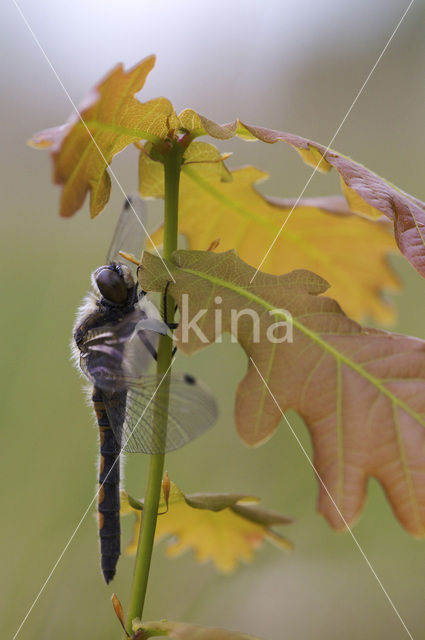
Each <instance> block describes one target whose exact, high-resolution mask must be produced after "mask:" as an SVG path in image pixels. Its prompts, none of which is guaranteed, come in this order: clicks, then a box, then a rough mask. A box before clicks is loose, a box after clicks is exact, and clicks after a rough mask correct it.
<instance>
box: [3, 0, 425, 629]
mask: <svg viewBox="0 0 425 640" xmlns="http://www.w3.org/2000/svg"><path fill="white" fill-rule="evenodd" d="M407 4H408V3H407V2H401V1H396V0H373V2H370V1H369V0H356V2H353V1H350V2H346V3H341V2H338V1H337V0H323V1H322V2H320V3H315V2H311V1H308V0H298V2H291V3H289V2H278V1H277V0H264V1H263V2H261V3H254V2H249V1H248V2H246V1H245V2H242V1H234V2H225V1H223V0H216V1H215V2H213V1H212V0H204V1H203V2H202V3H200V2H194V1H192V0H183V2H179V3H176V2H171V1H168V2H167V1H165V0H158V1H156V2H154V1H153V0H152V1H139V2H135V1H131V0H124V1H122V2H117V1H109V2H104V1H103V2H100V1H88V2H83V1H82V0H76V1H74V2H72V3H70V2H67V3H55V2H53V1H52V0H47V1H45V2H42V3H34V2H31V0H25V1H22V2H21V3H20V6H21V7H22V11H23V12H24V14H25V16H26V18H27V20H28V22H29V24H30V25H31V27H32V29H33V31H34V33H35V34H36V36H37V38H39V41H40V44H41V45H42V47H43V48H44V50H45V52H46V55H47V56H48V58H49V59H50V61H51V63H52V64H53V66H54V67H55V69H56V71H57V73H58V75H59V77H60V78H61V80H62V82H63V84H64V86H65V87H66V89H67V91H68V92H69V94H70V95H71V96H72V98H73V99H74V100H75V101H76V102H77V103H78V101H79V100H80V99H81V98H82V97H83V96H84V95H85V94H86V93H87V92H88V90H89V89H90V87H91V86H92V85H93V84H94V83H95V82H97V81H98V79H99V78H100V77H102V76H103V75H104V74H105V72H106V71H107V70H109V68H110V67H112V66H113V65H114V64H115V63H116V62H118V61H123V62H124V63H125V64H126V66H130V65H133V64H135V63H136V62H137V61H138V60H140V59H142V58H143V57H145V56H146V55H148V54H150V53H156V54H157V55H158V62H157V67H156V68H155V70H154V71H153V72H152V74H151V76H150V77H149V79H148V82H147V84H146V87H145V89H144V91H143V94H142V95H141V98H142V99H143V100H145V99H149V98H152V97H155V96H158V95H166V96H167V97H168V98H170V99H171V100H172V102H173V103H174V105H175V107H176V109H178V110H180V109H181V108H183V107H186V106H190V107H193V108H195V109H197V110H198V111H199V112H200V113H202V114H204V115H206V116H208V117H210V118H211V119H213V120H216V121H218V122H228V121H230V120H232V119H233V118H234V117H235V116H240V117H241V118H242V119H245V121H247V122H249V123H252V124H261V125H264V126H270V127H273V128H276V129H283V130H286V131H291V132H294V133H298V134H300V135H304V136H309V137H311V138H313V139H315V140H317V141H319V142H322V143H324V144H327V143H328V142H329V140H330V139H331V137H332V136H333V134H334V132H335V130H336V129H337V127H338V125H339V124H340V122H341V120H342V119H343V117H344V115H345V114H346V112H347V109H348V108H349V107H350V105H351V103H352V100H353V99H354V97H355V95H356V94H357V92H358V90H359V88H360V87H361V85H362V83H363V82H364V80H365V79H366V77H367V75H368V73H369V71H370V69H371V68H372V66H373V65H374V63H375V61H376V60H377V57H378V55H379V53H380V52H381V50H382V48H383V47H384V46H385V44H386V42H387V41H388V38H389V37H390V35H391V33H392V32H393V30H394V28H395V26H396V24H397V22H398V21H399V19H400V17H401V16H402V14H403V12H404V10H405V9H406V7H407ZM2 14H3V22H2V25H1V27H0V29H1V31H2V33H1V42H2V45H3V55H2V59H1V75H2V78H1V80H2V82H1V86H2V101H1V127H2V134H1V140H2V152H1V176H2V190H1V193H2V201H3V202H2V213H1V222H2V231H1V241H2V247H1V252H0V257H1V260H2V263H3V264H2V271H1V273H2V276H1V283H2V292H1V301H2V313H1V315H0V318H1V323H2V326H1V332H0V335H1V338H2V347H1V353H2V367H1V376H2V386H1V388H2V396H1V397H2V400H1V403H0V414H1V453H0V456H1V464H0V481H1V487H2V489H1V503H0V513H1V527H0V566H1V571H0V576H1V577H0V628H1V633H0V635H1V638H12V637H13V635H14V634H15V632H16V631H17V629H18V627H19V625H20V623H21V621H22V620H23V618H24V616H25V615H26V613H27V611H28V609H29V607H30V606H31V604H32V602H33V601H34V599H35V597H36V596H37V594H38V592H39V590H40V589H41V587H42V585H43V583H44V582H45V580H46V578H47V577H48V575H49V573H50V571H51V569H52V567H53V565H54V564H55V562H56V560H57V558H58V556H59V554H60V553H61V552H62V550H63V548H64V546H65V544H66V543H67V541H68V540H69V538H70V536H71V534H72V533H73V531H74V528H75V526H76V525H77V523H78V522H79V521H80V519H81V517H82V516H83V514H84V512H85V510H86V508H87V506H88V505H89V503H90V501H91V500H92V498H93V496H94V492H95V487H96V476H97V471H96V464H97V433H96V429H95V428H94V426H93V423H94V421H93V417H92V414H91V410H90V409H89V408H88V407H87V406H86V403H85V400H84V396H83V393H82V391H81V386H82V383H81V379H79V377H78V375H77V373H76V371H75V370H73V368H72V366H71V364H70V361H69V342H70V338H71V329H72V325H73V321H74V315H75V311H76V309H77V306H78V304H79V302H80V300H81V298H82V297H83V295H84V294H85V292H86V290H87V288H88V286H89V274H90V272H91V271H92V270H93V268H95V267H96V266H98V265H99V263H101V262H102V261H103V259H104V255H105V253H106V249H107V246H108V244H109V240H110V237H111V234H112V230H113V227H114V225H115V221H116V216H117V213H118V212H119V209H120V206H121V200H122V198H121V195H120V193H119V191H118V189H117V188H116V186H114V187H113V195H112V199H111V202H110V205H109V206H108V208H107V210H106V211H105V212H104V213H103V214H102V215H101V216H100V217H99V218H97V219H96V220H95V221H90V220H89V216H88V211H87V207H85V208H84V210H83V211H81V212H79V213H78V215H77V216H76V217H75V218H73V219H71V220H63V219H59V217H58V215H57V202H58V196H59V191H58V188H57V187H55V186H52V185H51V183H50V163H49V158H48V155H47V154H43V153H41V152H36V151H34V150H32V149H29V148H28V147H26V146H25V141H26V139H27V138H28V137H29V136H30V135H31V134H32V133H33V132H34V131H37V130H40V129H42V128H45V127H48V126H53V125H55V124H59V123H61V122H63V121H64V120H65V119H66V117H67V116H68V114H69V113H70V112H71V106H70V104H69V101H68V98H67V97H66V95H65V93H64V91H63V89H62V88H61V87H60V85H59V83H58V80H57V79H56V78H55V76H54V74H53V72H52V70H51V68H49V65H48V63H47V61H46V59H44V58H43V55H42V53H41V51H40V49H39V48H38V47H37V45H36V44H35V42H34V39H33V38H32V36H31V34H30V32H29V30H28V28H27V26H26V25H25V23H24V21H23V19H22V17H21V16H20V14H19V12H18V11H17V9H16V7H15V6H14V4H13V2H7V3H4V6H3V7H2ZM424 26H425V12H424V6H423V4H422V3H419V2H417V3H414V4H413V6H412V7H411V9H410V11H409V12H408V14H407V16H406V18H405V20H404V21H403V23H402V25H401V26H400V29H399V31H398V32H397V34H396V35H395V37H394V39H393V41H392V42H391V44H390V46H389V47H388V50H387V51H386V53H385V55H384V57H383V58H382V60H381V62H380V64H379V65H378V67H377V69H376V71H375V73H374V74H373V76H372V77H371V79H370V81H369V82H368V84H367V86H366V88H365V90H364V92H363V93H362V95H361V97H360V99H359V100H358V102H357V104H356V105H355V107H354V108H353V110H352V112H351V114H350V115H349V117H348V119H347V121H346V123H345V124H344V126H343V128H342V129H341V131H340V133H339V134H338V136H337V138H336V140H335V142H334V143H333V147H334V148H336V149H338V150H340V151H342V152H343V153H345V154H347V155H350V156H351V157H353V158H355V159H356V160H358V161H359V162H361V163H363V164H365V165H366V166H368V167H370V168H371V169H373V170H374V171H376V172H377V173H379V174H380V175H383V176H385V177H386V178H387V179H388V180H390V181H392V182H393V183H395V184H397V185H398V186H400V187H401V188H402V189H404V190H406V191H408V192H411V193H413V194H414V195H416V196H417V197H419V198H422V199H425V189H424V182H423V171H422V167H423V149H424V146H425V130H424V126H423V113H424V104H425V83H424V71H425V56H424V54H425V39H424ZM221 148H222V150H225V151H234V152H235V154H234V156H233V158H232V159H231V161H230V163H229V164H230V166H238V165H241V164H247V163H255V164H256V165H257V166H259V167H261V168H263V169H266V170H267V171H269V173H270V181H269V182H267V183H265V184H262V185H261V189H262V191H264V192H266V193H268V194H270V195H276V196H286V197H291V196H294V197H296V196H298V194H299V192H300V191H301V189H302V188H303V186H304V184H305V182H306V180H307V179H308V177H309V176H310V173H311V169H310V168H307V167H305V166H304V165H303V164H302V163H301V162H300V161H299V159H298V157H297V155H296V154H295V153H294V152H293V151H291V150H290V149H288V148H285V147H284V145H280V146H279V145H275V146H270V147H268V146H266V145H260V144H255V145H252V144H251V145H248V144H246V143H243V142H241V141H234V140H232V141H229V142H228V143H226V144H225V145H222V147H221ZM135 160H136V153H135V151H134V150H128V151H127V152H125V153H124V154H121V155H120V156H119V157H117V158H116V160H114V163H113V166H114V169H115V171H116V173H117V175H118V177H119V180H120V182H121V184H122V185H123V187H124V189H125V190H126V191H133V190H135V188H136V176H137V167H136V164H135ZM338 190H339V187H338V180H337V177H336V176H335V175H330V176H326V177H323V176H321V175H318V176H315V177H314V179H313V180H312V182H311V183H310V186H309V189H308V191H307V193H306V195H308V196H313V195H324V194H330V193H338ZM155 211H158V208H157V207H156V209H155ZM392 262H393V264H394V266H395V268H396V270H397V272H398V273H399V274H400V277H401V279H402V280H403V283H404V291H403V292H402V293H401V294H400V295H397V296H396V298H395V303H396V305H397V308H398V321H397V325H396V326H395V329H396V330H397V331H401V332H406V333H409V334H413V335H416V336H419V337H422V338H425V327H424V323H423V317H424V313H425V295H424V293H425V283H424V282H423V280H422V279H421V278H420V277H419V276H418V275H417V274H416V273H415V272H414V271H413V269H412V268H411V267H410V266H409V265H408V264H407V263H406V262H405V261H404V260H403V259H402V258H401V257H400V256H396V257H394V258H393V259H392ZM353 277H355V274H353ZM349 286H350V283H349V282H347V287H349ZM177 366H178V368H180V369H185V370H190V371H191V372H193V373H195V374H197V375H199V376H200V377H202V379H203V380H204V381H205V382H206V383H207V384H208V385H209V386H210V387H211V388H212V389H213V391H214V393H215V394H216V396H217V398H218V399H219V403H220V414H221V417H220V421H219V423H218V425H217V426H216V427H215V428H214V429H213V430H212V431H211V432H209V433H208V434H206V435H205V436H204V437H203V438H201V439H200V440H199V441H197V442H194V443H192V444H191V445H190V446H188V447H187V448H186V449H185V450H183V451H181V452H176V453H174V454H172V455H170V456H169V457H168V458H167V461H166V467H167V469H168V471H169V473H170V475H171V477H172V479H174V481H175V482H176V483H177V484H178V485H179V486H180V487H181V488H182V489H183V490H184V491H186V492H194V491H225V490H231V491H241V492H247V493H254V494H257V495H259V496H261V497H262V499H263V503H264V505H265V506H267V507H270V508H274V509H277V510H279V511H282V512H283V513H285V514H287V515H291V516H293V517H294V518H296V523H295V524H294V525H293V526H291V527H288V528H287V529H286V530H284V531H283V533H285V534H286V535H287V536H288V537H290V538H291V539H292V540H293V542H294V543H295V550H294V552H293V553H291V554H282V553H281V552H280V551H278V550H277V549H275V548H272V547H270V546H266V547H264V548H263V549H262V550H261V551H260V552H259V553H258V554H257V556H256V560H255V562H254V563H253V564H251V565H246V566H243V567H242V568H240V569H239V571H237V572H236V573H234V574H233V575H230V576H222V575H219V574H217V573H216V572H215V570H214V569H213V567H212V566H211V565H203V566H202V565H197V564H195V562H194V560H193V558H192V556H191V554H190V553H187V554H185V555H183V556H182V557H180V558H178V559H176V560H167V559H166V558H165V556H164V552H163V551H164V550H163V548H162V546H161V545H160V546H159V547H158V548H157V549H156V551H155V554H154V558H153V569H152V577H151V582H150V588H149V593H148V599H147V605H146V612H145V613H146V618H150V619H155V618H165V617H166V618H168V619H171V620H173V619H175V620H185V621H190V622H195V623H198V624H203V625H218V626H224V627H228V628H230V629H235V630H241V631H244V632H246V633H251V634H253V635H258V636H259V637H260V638H264V639H265V640H266V639H267V640H286V639H288V640H304V639H305V638H314V639H317V640H322V639H323V640H324V639H326V640H333V639H335V640H336V639H340V638H344V639H346V640H351V639H354V638H356V639H357V638H362V639H369V638H386V640H396V639H402V638H406V637H408V634H407V632H406V631H405V630H404V629H403V627H402V625H401V623H400V621H399V620H398V619H397V617H396V615H395V613H394V611H393V610H392V608H391V606H390V605H389V603H388V601H387V599H386V598H385V596H384V594H383V592H382V590H381V588H380V587H379V585H378V583H377V581H376V579H375V578H374V576H373V575H372V573H371V571H370V569H369V568H368V566H367V564H366V562H365V560H364V559H363V557H362V556H361V554H360V552H359V550H358V549H357V548H356V546H355V544H354V542H353V540H352V538H351V537H350V535H348V534H345V535H344V534H336V533H334V532H333V531H332V530H331V529H330V527H329V526H328V525H327V523H326V522H325V521H324V520H323V518H322V517H320V516H318V515H317V514H316V513H315V501H316V495H317V486H316V481H315V478H314V475H313V472H312V470H311V467H310V466H309V464H308V463H307V461H306V460H305V458H304V456H303V454H302V452H301V451H300V449H299V446H298V445H297V443H296V441H295V439H294V437H293V435H292V434H291V433H290V432H289V430H288V428H287V427H286V425H285V424H282V425H281V426H280V428H279V430H278V432H277V433H276V435H275V436H274V438H273V439H272V440H271V441H269V442H268V443H267V444H266V445H264V446H263V447H261V448H259V449H257V450H248V449H247V448H246V447H244V446H243V445H242V444H241V442H240V441H239V440H238V438H237V436H236V434H235V431H234V428H233V424H232V423H233V418H232V406H233V396H234V390H235V387H236V385H237V383H238V381H239V379H240V378H241V376H242V375H243V374H244V371H245V368H246V361H245V357H244V355H243V353H242V351H241V350H240V349H239V348H238V347H237V345H231V344H230V343H228V342H227V343H225V344H222V345H218V346H217V347H215V348H212V349H209V350H206V351H205V352H202V353H200V354H199V355H197V356H196V357H193V358H191V360H190V361H185V360H184V358H183V357H182V356H180V357H179V359H178V363H177ZM289 417H290V419H291V422H292V424H293V425H294V427H295V429H296V432H297V434H298V435H299V437H300V438H301V440H302V442H303V443H304V445H305V446H306V447H307V449H308V451H310V444H309V438H308V434H307V431H306V429H305V427H304V425H303V424H302V423H301V421H300V420H298V419H297V418H296V416H294V415H290V416H289ZM146 468H147V460H146V458H145V457H143V456H134V455H133V456H129V457H128V458H127V464H126V486H127V488H128V489H129V491H131V493H133V494H134V495H136V496H141V495H143V491H144V478H145V473H146ZM129 526H130V520H129V521H128V522H126V523H125V525H124V528H125V531H124V539H125V538H126V537H128V535H129ZM96 529H97V527H96V522H95V518H94V515H93V514H92V512H91V511H90V513H89V514H88V516H87V517H86V518H85V519H84V521H83V522H82V523H81V526H80V528H79V530H78V532H77V533H76V535H75V537H74V539H73V540H72V542H71V543H70V545H69V548H68V549H67V551H66V553H65V554H64V556H63V559H62V560H61V562H60V563H59V565H58V566H57V568H56V570H55V571H54V573H53V575H52V577H51V579H50V581H49V582H48V584H47V586H46V588H45V590H44V592H43V593H42V595H41V596H40V598H39V600H38V602H37V603H36V605H35V606H34V609H33V610H32V612H31V614H30V616H29V617H28V619H27V621H26V623H25V625H24V626H23V627H22V629H21V631H20V634H19V636H18V637H19V638H22V640H25V639H30V640H31V639H38V638H43V640H49V639H53V638H55V639H56V638H67V639H68V638H99V639H100V638H102V639H109V638H111V639H112V638H118V637H121V633H120V629H119V627H118V624H117V622H116V620H115V617H114V614H113V611H112V608H111V605H110V601H109V598H110V595H111V593H112V592H113V591H114V592H116V593H117V594H118V596H119V597H120V599H121V600H122V602H123V604H124V606H126V605H127V603H128V599H129V585H130V582H131V575H132V564H133V560H132V559H129V558H125V557H123V558H122V559H121V560H120V563H119V566H118V569H119V571H118V575H117V577H116V579H115V580H114V582H113V583H112V585H111V586H110V587H106V586H105V584H104V582H103V579H102V577H101V574H100V571H99V557H98V542H97V531H96ZM354 534H355V536H356V537H357V539H358V541H359V543H360V544H361V545H362V547H363V549H364V551H365V553H366V555H367V557H368V559H369V561H370V562H371V564H372V565H373V567H374V569H375V571H376V573H377V574H378V575H379V577H380V579H381V580H382V583H383V584H384V586H385V588H386V589H387V591H388V593H389V594H390V596H391V598H392V599H393V602H394V604H395V606H396V607H397V609H398V610H399V613H400V615H401V617H402V618H403V619H404V621H405V623H406V625H407V627H408V628H409V630H410V632H411V634H412V636H413V637H414V638H421V637H424V635H425V619H424V615H423V606H424V605H423V602H424V596H425V577H424V576H425V572H424V565H425V546H424V542H421V541H416V540H414V539H412V538H411V537H409V535H408V534H407V533H406V532H404V531H403V530H402V528H401V527H400V525H399V524H398V523H397V521H396V520H395V518H394V517H393V515H392V513H391V510H390V508H389V506H388V504H387V503H386V501H385V499H384V496H383V493H382V490H381V488H380V487H379V486H378V485H377V483H376V482H375V481H371V482H370V486H369V497H368V500H367V504H366V507H365V510H364V513H363V516H362V518H361V519H360V521H359V522H358V524H356V526H355V527H354Z"/></svg>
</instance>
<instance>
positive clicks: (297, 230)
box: [139, 142, 399, 322]
mask: <svg viewBox="0 0 425 640" xmlns="http://www.w3.org/2000/svg"><path fill="white" fill-rule="evenodd" d="M199 147H201V148H199ZM185 160H186V162H185V164H184V165H183V168H182V175H181V181H180V197H179V231H180V233H182V234H184V236H185V237H186V238H187V241H188V247H189V248H190V249H206V248H207V247H208V246H209V245H210V244H211V242H212V241H213V240H214V239H216V238H220V245H219V249H218V250H219V251H220V252H222V251H227V250H229V249H232V248H234V249H236V251H237V253H238V255H239V256H240V257H241V258H242V260H244V261H245V262H247V263H248V264H250V265H251V266H254V267H257V266H258V265H259V264H260V262H261V261H262V260H263V258H264V256H266V254H267V252H268V250H269V247H271V245H272V243H273V242H274V240H275V238H276V237H277V240H276V242H275V243H274V244H273V246H272V248H271V250H270V252H269V253H268V254H267V256H266V259H265V260H264V262H263V264H262V266H261V270H262V271H266V272H267V273H273V274H280V273H284V272H285V271H289V270H291V269H300V268H307V269H311V270H312V271H314V272H315V273H318V274H319V275H320V276H322V277H323V278H325V279H326V280H329V281H331V282H332V288H331V291H330V293H331V295H333V296H334V297H335V298H336V299H337V300H338V302H340V304H341V305H342V306H343V308H344V310H345V311H346V312H347V314H348V315H350V316H351V317H353V318H355V319H356V320H361V319H362V318H364V317H365V315H367V314H368V315H370V316H371V317H373V318H374V319H375V320H377V321H380V322H389V321H391V320H392V319H393V316H394V311H393V307H392V305H391V304H390V303H389V302H388V301H387V300H386V299H385V298H383V296H382V293H383V291H390V290H392V291H394V290H397V289H398V286H399V285H398V280H397V277H396V276H395V274H394V271H393V270H392V268H391V266H390V265H389V262H388V254H389V253H390V252H392V251H395V250H396V245H395V242H394V237H393V235H392V233H391V230H390V229H389V228H388V227H389V223H388V222H387V221H385V218H383V219H381V220H367V219H365V218H364V217H363V216H360V215H357V214H354V213H352V212H350V210H349V208H348V206H347V203H346V200H345V198H344V197H343V196H334V197H327V198H305V199H302V200H300V201H299V202H298V203H296V202H295V201H291V200H283V199H276V198H274V199H273V198H268V197H267V196H263V195H261V194H260V193H259V192H258V191H257V190H256V188H255V185H257V184H258V183H260V182H262V181H264V180H265V179H267V177H268V176H267V174H266V173H265V172H263V171H260V170H259V169H257V168H255V167H244V168H242V169H234V170H232V171H227V170H226V168H225V166H224V164H223V162H222V160H223V156H221V155H220V154H219V152H218V150H217V149H215V147H213V146H212V145H208V144H206V143H201V142H193V143H192V144H191V145H190V146H189V148H188V149H187V152H186V153H185ZM196 162H198V163H199V164H198V163H196ZM139 190H140V195H141V196H143V197H145V198H148V197H153V198H161V197H163V194H164V179H163V171H162V165H161V164H160V163H158V162H154V161H153V160H151V159H150V157H149V156H148V155H147V154H146V153H141V156H140V164H139ZM294 207H295V208H294ZM291 212H292V215H291V217H290V221H289V222H288V225H287V226H285V230H284V232H282V233H280V234H279V229H280V228H281V226H282V225H283V224H284V223H285V220H287V219H288V216H289V215H290V214H291ZM151 240H152V243H153V245H156V246H158V245H161V244H162V241H163V228H162V227H160V228H159V229H158V230H157V231H156V232H154V233H152V234H151ZM152 243H149V244H148V246H152Z"/></svg>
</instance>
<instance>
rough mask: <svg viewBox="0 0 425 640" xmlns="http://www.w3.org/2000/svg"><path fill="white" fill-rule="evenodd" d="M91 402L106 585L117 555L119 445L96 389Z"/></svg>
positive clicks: (119, 531)
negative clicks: (96, 432) (97, 445)
mask: <svg viewBox="0 0 425 640" xmlns="http://www.w3.org/2000/svg"><path fill="white" fill-rule="evenodd" d="M92 400H93V404H94V409H95V412H96V417H97V423H98V425H99V437H100V466H99V495H98V511H99V536H100V555H101V567H102V573H103V577H104V578H105V581H106V583H107V584H108V583H109V582H110V580H112V578H113V577H114V575H115V567H116V565H117V562H118V558H119V555H120V537H121V529H120V461H119V454H120V445H119V444H118V442H117V440H116V439H115V436H114V434H113V431H112V429H111V426H110V423H109V418H108V415H107V413H106V410H105V405H104V403H103V393H102V391H101V390H100V389H98V388H96V387H95V388H94V389H93V396H92ZM124 401H125V399H124Z"/></svg>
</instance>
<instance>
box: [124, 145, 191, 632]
mask: <svg viewBox="0 0 425 640" xmlns="http://www.w3.org/2000/svg"><path fill="white" fill-rule="evenodd" d="M182 156H183V148H182V147H181V146H180V145H179V144H173V146H172V147H171V148H170V149H169V152H168V153H167V155H166V156H165V157H164V183H165V194H164V250H163V256H164V259H165V260H168V259H169V258H170V257H171V254H172V253H173V251H175V249H177V234H178V232H177V229H178V199H179V180H180V166H181V161H182ZM167 311H168V314H167V315H168V318H167V319H168V322H172V321H173V317H174V302H172V301H171V300H167ZM172 353H173V341H172V339H171V338H170V337H169V336H160V337H159V344H158V362H157V375H158V381H159V382H160V381H161V380H163V377H164V374H165V373H166V372H168V373H167V378H166V379H165V380H163V382H162V384H161V387H162V388H164V386H165V387H166V386H167V385H168V384H169V380H168V377H169V371H170V368H171V362H172ZM164 459H165V455H164V454H155V455H151V456H150V462H149V471H148V481H147V486H146V493H145V500H144V508H143V513H142V522H141V526H140V534H139V543H138V548H137V555H136V564H135V568H134V577H133V588H132V594H131V601H130V607H129V612H128V619H127V631H128V632H129V633H131V631H132V628H131V626H132V621H133V619H134V618H142V614H143V607H144V603H145V597H146V589H147V584H148V578H149V569H150V564H151V558H152V551H153V543H154V537H155V528H156V520H157V515H158V506H159V501H160V497H161V484H162V477H163V473H164Z"/></svg>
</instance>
